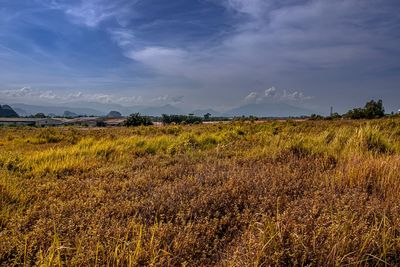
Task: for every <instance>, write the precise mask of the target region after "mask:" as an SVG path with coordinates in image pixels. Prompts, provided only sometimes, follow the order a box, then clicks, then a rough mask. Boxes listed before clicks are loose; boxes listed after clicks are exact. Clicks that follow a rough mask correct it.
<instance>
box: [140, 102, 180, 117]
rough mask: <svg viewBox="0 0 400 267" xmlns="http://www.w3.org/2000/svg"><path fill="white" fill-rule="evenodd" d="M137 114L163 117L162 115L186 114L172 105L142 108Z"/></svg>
mask: <svg viewBox="0 0 400 267" xmlns="http://www.w3.org/2000/svg"><path fill="white" fill-rule="evenodd" d="M137 112H140V113H141V114H143V115H148V116H161V115H162V114H186V113H185V112H184V111H182V110H181V109H179V108H177V107H175V106H172V105H170V104H167V105H164V106H161V107H142V108H140V109H138V111H137Z"/></svg>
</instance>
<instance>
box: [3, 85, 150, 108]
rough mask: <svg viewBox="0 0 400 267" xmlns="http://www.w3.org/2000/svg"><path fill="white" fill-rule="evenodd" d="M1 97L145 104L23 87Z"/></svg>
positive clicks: (108, 96)
mask: <svg viewBox="0 0 400 267" xmlns="http://www.w3.org/2000/svg"><path fill="white" fill-rule="evenodd" d="M0 97H1V98H3V99H5V100H7V101H15V100H19V101H21V100H22V101H29V102H42V101H44V102H47V101H51V102H52V103H53V102H54V101H56V102H58V103H62V102H68V101H85V102H98V103H117V104H125V105H135V104H140V103H142V102H143V98H142V97H141V96H118V95H111V94H89V93H82V92H77V93H70V94H66V95H65V94H60V93H55V92H53V91H52V90H32V89H31V88H30V87H23V88H20V89H14V90H3V91H0Z"/></svg>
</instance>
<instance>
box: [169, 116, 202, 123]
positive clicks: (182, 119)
mask: <svg viewBox="0 0 400 267" xmlns="http://www.w3.org/2000/svg"><path fill="white" fill-rule="evenodd" d="M161 121H162V123H163V124H200V123H202V122H203V119H202V118H200V117H197V116H194V115H192V114H190V115H189V116H186V115H167V114H162V120H161Z"/></svg>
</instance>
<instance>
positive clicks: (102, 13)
mask: <svg viewBox="0 0 400 267" xmlns="http://www.w3.org/2000/svg"><path fill="white" fill-rule="evenodd" d="M135 3H136V1H135V0H132V1H126V0H113V1H108V0H80V1H79V2H78V3H76V2H72V1H53V0H52V1H50V0H43V1H42V4H44V5H45V6H47V7H49V8H53V9H59V10H62V11H64V12H65V14H66V15H67V16H68V17H70V18H71V20H72V21H73V22H75V23H78V24H83V25H86V26H87V27H91V28H93V27H97V26H98V25H99V24H101V23H102V22H103V21H105V20H108V19H115V20H116V21H117V22H118V23H119V24H120V25H121V26H127V24H128V23H129V21H130V19H132V17H133V15H134V10H133V8H132V7H133V6H134V4H135Z"/></svg>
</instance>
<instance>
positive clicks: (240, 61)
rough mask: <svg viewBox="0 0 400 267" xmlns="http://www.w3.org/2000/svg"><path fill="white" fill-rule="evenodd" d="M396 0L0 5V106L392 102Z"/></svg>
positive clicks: (397, 56)
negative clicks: (3, 104) (7, 103)
mask: <svg viewBox="0 0 400 267" xmlns="http://www.w3.org/2000/svg"><path fill="white" fill-rule="evenodd" d="M399 14H400V1H398V0H336V1H329V0H310V1H307V0H171V1H166V0H113V1H111V0H13V1H9V0H0V69H1V72H0V101H1V102H14V103H15V102H24V103H41V104H60V103H66V102H71V101H88V102H99V103H117V104H121V105H126V106H131V105H164V104H168V103H172V104H174V105H178V106H182V107H186V108H193V109H194V108H208V107H212V108H214V109H217V110H225V109H228V108H231V107H235V106H239V105H244V104H249V103H264V102H265V103H271V102H285V103H289V104H291V105H295V106H301V107H307V108H311V109H314V110H316V111H318V112H328V111H329V107H330V106H331V105H333V106H334V107H335V109H337V110H338V111H342V112H343V111H345V110H346V109H348V108H351V107H353V106H359V105H362V104H363V103H364V102H365V101H366V100H368V99H370V98H382V99H383V100H384V103H386V107H387V110H388V111H391V110H397V109H398V108H400V15H399Z"/></svg>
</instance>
